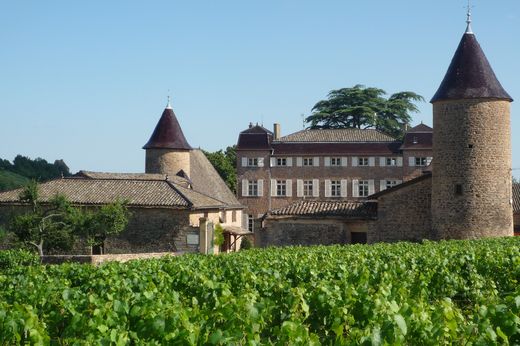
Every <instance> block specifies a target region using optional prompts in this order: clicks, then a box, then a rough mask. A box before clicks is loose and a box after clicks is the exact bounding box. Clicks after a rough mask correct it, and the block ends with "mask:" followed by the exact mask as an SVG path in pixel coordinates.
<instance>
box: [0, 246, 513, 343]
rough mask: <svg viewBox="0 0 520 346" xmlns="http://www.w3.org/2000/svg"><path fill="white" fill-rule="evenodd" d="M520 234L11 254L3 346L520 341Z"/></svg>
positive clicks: (4, 268) (3, 278) (0, 279)
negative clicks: (85, 259) (151, 254)
mask: <svg viewBox="0 0 520 346" xmlns="http://www.w3.org/2000/svg"><path fill="white" fill-rule="evenodd" d="M519 250H520V237H518V238H516V239H514V238H510V239H494V240H480V241H451V242H441V243H434V242H425V243H423V244H409V243H399V244H377V245H372V246H366V245H365V246H363V245H354V246H343V247H341V246H333V247H310V248H303V247H293V248H282V249H267V250H259V249H254V250H248V251H243V252H240V253H235V254H229V255H220V256H203V255H185V256H179V257H169V258H164V259H158V260H141V261H132V262H128V263H124V264H120V263H107V264H104V265H101V266H99V267H93V266H89V265H78V264H65V265H61V266H40V265H38V264H35V263H34V261H33V260H31V259H30V256H29V255H27V254H26V253H22V254H21V255H20V256H21V257H22V258H21V259H20V258H18V254H17V253H3V254H2V253H0V344H1V345H18V344H23V343H26V344H56V345H69V344H75V345H83V344H84V345H91V344H101V345H127V344H133V345H137V344H139V345H141V344H149V345H197V344H221V345H229V344H232V345H257V344H280V345H289V344H290V345H298V344H299V345H312V344H315V345H319V344H326V345H330V344H338V345H342V344H344V345H351V344H364V345H379V344H407V345H439V344H457V345H469V344H472V345H490V344H511V345H513V344H520V286H519V283H518V281H519V279H520V251H519Z"/></svg>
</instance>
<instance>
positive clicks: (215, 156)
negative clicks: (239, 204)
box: [203, 146, 237, 193]
mask: <svg viewBox="0 0 520 346" xmlns="http://www.w3.org/2000/svg"><path fill="white" fill-rule="evenodd" d="M203 152H204V154H205V155H206V157H207V158H208V160H209V162H211V164H212V165H213V167H215V170H216V171H217V172H218V174H219V175H220V177H221V178H222V180H224V182H225V183H226V185H227V186H228V187H229V189H230V190H231V191H232V192H233V193H235V192H236V189H237V173H236V162H237V153H236V146H229V147H227V148H226V150H225V151H223V150H219V151H216V152H214V153H211V152H208V151H203Z"/></svg>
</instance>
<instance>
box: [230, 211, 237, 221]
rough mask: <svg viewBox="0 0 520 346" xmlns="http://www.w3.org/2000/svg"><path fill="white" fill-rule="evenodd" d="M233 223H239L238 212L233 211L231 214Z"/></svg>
mask: <svg viewBox="0 0 520 346" xmlns="http://www.w3.org/2000/svg"><path fill="white" fill-rule="evenodd" d="M231 222H237V211H236V210H233V211H232V212H231Z"/></svg>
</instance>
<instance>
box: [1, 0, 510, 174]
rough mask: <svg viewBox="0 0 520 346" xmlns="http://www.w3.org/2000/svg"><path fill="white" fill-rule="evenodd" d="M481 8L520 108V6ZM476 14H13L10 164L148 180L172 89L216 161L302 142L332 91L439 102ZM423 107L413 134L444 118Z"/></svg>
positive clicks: (492, 50)
mask: <svg viewBox="0 0 520 346" xmlns="http://www.w3.org/2000/svg"><path fill="white" fill-rule="evenodd" d="M473 2H474V8H473V30H474V32H475V33H476V35H477V39H478V40H479V42H480V44H481V46H482V47H483V49H484V51H485V53H486V55H487V57H488V59H489V60H490V62H491V65H492V67H493V68H494V70H495V73H496V74H497V76H498V78H499V80H500V81H501V83H502V85H503V86H504V88H505V89H506V90H507V91H508V92H509V93H510V94H511V96H512V97H513V98H514V99H516V100H517V103H518V102H520V79H519V76H520V73H519V66H520V63H519V62H520V44H519V42H520V21H519V19H520V1H518V0H500V1H489V0H487V1H484V0H474V1H473ZM465 5H466V1H465V0H435V1H417V0H394V1H383V0H363V1H352V0H351V1H345V0H342V1H317V0H316V1H303V0H299V1H283V0H262V1H244V0H240V1H225V0H222V1H210V0H207V1H106V0H104V1H101V0H89V1H81V2H80V1H53V0H49V1H2V2H0V44H1V46H0V47H1V50H0V80H1V83H0V114H1V127H0V157H1V158H6V159H10V160H12V159H13V158H14V156H15V155H16V154H23V155H26V156H29V157H32V158H35V157H42V158H45V159H47V160H49V161H53V160H54V159H57V158H62V159H64V160H65V162H66V163H67V164H68V165H69V166H70V168H71V170H72V171H74V172H75V171H78V170H80V169H87V170H95V171H110V172H141V171H144V150H142V149H141V147H142V146H143V145H144V144H145V143H146V141H147V140H148V138H149V136H150V135H151V133H152V131H153V129H154V127H155V125H156V123H157V120H158V119H159V116H160V115H161V113H162V111H163V109H164V106H165V105H166V96H167V94H168V90H170V93H171V95H172V98H173V108H174V110H175V112H176V114H177V117H178V118H179V121H180V123H181V126H182V127H183V130H184V133H185V135H186V137H187V139H188V141H189V143H190V144H191V145H192V146H194V147H199V146H200V147H201V148H204V149H207V150H211V151H213V150H217V149H221V148H225V147H226V146H228V145H231V144H234V143H235V142H236V140H237V136H238V133H239V132H240V131H241V130H243V129H245V128H246V127H247V125H248V123H249V122H250V121H252V122H259V123H262V122H263V124H264V125H265V126H266V127H268V128H271V127H272V123H273V122H279V123H281V126H282V134H287V133H290V132H294V131H297V130H299V129H301V127H302V119H301V114H305V115H309V113H310V110H311V108H312V106H313V105H314V104H315V103H316V102H317V101H319V100H320V99H323V98H325V97H326V95H327V93H328V92H329V91H330V90H331V89H337V88H341V87H349V86H353V85H355V84H365V85H367V86H375V87H379V88H382V89H384V90H386V91H387V92H388V93H394V92H397V91H404V90H411V91H415V92H417V93H419V94H421V95H423V96H424V97H425V98H426V99H427V101H428V100H429V99H430V98H431V97H432V96H433V94H434V92H435V90H436V89H437V87H438V86H439V84H440V82H441V80H442V78H443V76H444V74H445V72H446V69H447V67H448V65H449V62H450V60H451V57H452V55H453V53H454V52H455V49H456V47H457V44H458V42H459V40H460V38H461V36H462V34H463V32H464V29H465V9H464V6H465ZM419 106H420V109H421V113H420V114H417V115H415V116H414V124H417V123H420V122H421V121H423V122H424V123H426V124H429V125H431V123H432V118H431V105H430V104H429V103H428V102H426V103H423V104H420V105H419ZM517 109H519V107H518V106H517V104H516V103H513V105H512V117H511V120H512V131H513V167H514V168H520V138H519V137H520V120H519V117H520V114H519V112H518V111H517ZM490 159H492V158H490ZM519 174H520V171H516V172H515V175H517V176H518V175H519Z"/></svg>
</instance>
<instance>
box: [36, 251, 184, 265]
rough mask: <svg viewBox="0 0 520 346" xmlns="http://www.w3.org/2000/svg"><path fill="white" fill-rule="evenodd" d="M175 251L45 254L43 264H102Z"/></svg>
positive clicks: (148, 257)
mask: <svg viewBox="0 0 520 346" xmlns="http://www.w3.org/2000/svg"><path fill="white" fill-rule="evenodd" d="M176 255H177V254H176V253H174V252H159V253H135V254H119V255H50V256H43V257H42V263H43V264H62V263H66V262H71V263H83V264H95V265H97V264H101V263H105V262H111V261H114V262H128V261H132V260H142V259H151V258H161V257H164V256H176Z"/></svg>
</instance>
